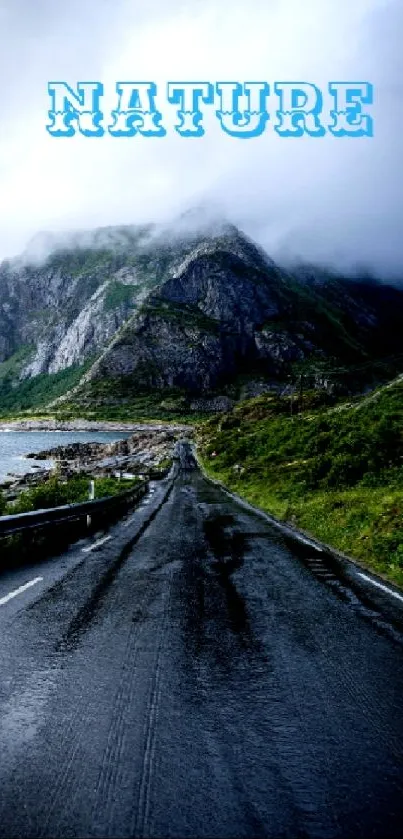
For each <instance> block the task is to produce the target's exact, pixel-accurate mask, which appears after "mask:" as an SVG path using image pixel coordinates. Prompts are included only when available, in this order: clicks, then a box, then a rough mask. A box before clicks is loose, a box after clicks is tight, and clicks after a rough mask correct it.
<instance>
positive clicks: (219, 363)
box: [0, 226, 403, 401]
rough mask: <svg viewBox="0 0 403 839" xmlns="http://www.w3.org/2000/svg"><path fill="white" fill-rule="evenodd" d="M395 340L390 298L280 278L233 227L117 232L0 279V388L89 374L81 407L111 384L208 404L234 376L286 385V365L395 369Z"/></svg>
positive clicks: (318, 275)
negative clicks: (205, 398)
mask: <svg viewBox="0 0 403 839" xmlns="http://www.w3.org/2000/svg"><path fill="white" fill-rule="evenodd" d="M402 333H403V291H402V290H400V289H399V288H391V287H389V286H386V285H382V284H379V283H376V282H375V281H372V280H371V281H370V280H368V279H363V280H360V279H359V278H355V279H349V278H343V277H340V276H336V275H335V274H331V273H329V272H324V271H319V270H317V269H312V268H307V267H304V268H301V269H299V270H296V271H293V272H290V271H285V270H283V269H281V268H280V267H278V266H277V265H275V263H274V262H273V261H272V260H270V259H269V257H268V256H267V255H265V254H264V253H263V252H262V251H261V249H259V248H258V247H256V246H255V245H254V244H253V243H252V242H250V241H249V240H248V239H247V238H246V237H245V236H243V235H242V234H241V233H240V232H239V231H237V230H236V229H235V228H234V227H231V226H223V227H221V228H220V229H219V230H216V231H211V230H209V231H208V232H206V231H204V232H201V233H192V235H189V234H187V235H186V236H184V235H181V236H178V235H175V233H174V232H173V231H171V232H167V231H165V233H164V234H162V232H161V230H158V229H156V228H150V227H148V228H131V227H130V228H113V229H111V230H110V231H107V232H105V231H104V232H103V234H102V235H101V232H97V233H96V234H95V236H94V237H93V240H92V242H91V247H90V246H89V241H88V238H87V239H86V238H83V239H82V240H81V241H80V240H78V241H76V242H75V243H74V246H73V245H71V244H70V246H69V247H68V246H67V245H64V246H63V248H60V247H59V248H58V249H56V250H55V251H54V252H53V253H52V254H51V255H50V256H49V257H48V258H47V259H46V260H45V261H43V262H42V264H36V265H33V264H29V262H28V263H27V262H26V263H25V264H24V263H22V262H21V261H20V262H14V263H10V262H9V263H4V264H3V265H2V266H1V267H0V362H3V363H0V382H1V381H2V379H3V381H4V378H5V377H6V376H7V377H8V380H10V378H11V379H12V384H13V385H15V383H16V382H17V381H18V380H24V379H27V378H32V377H34V376H36V375H37V374H39V373H41V374H43V373H49V374H52V373H58V372H60V371H62V370H65V369H67V368H69V367H71V366H72V365H82V364H85V363H86V364H87V368H88V369H87V371H86V372H85V373H84V374H83V376H82V378H81V382H80V384H79V386H78V389H76V392H78V393H81V394H83V393H85V392H86V390H88V388H89V387H90V388H93V387H94V385H95V383H96V382H105V380H118V379H119V380H120V381H123V382H125V383H126V385H127V387H128V388H131V389H132V390H133V391H134V392H140V391H144V390H150V389H151V390H161V391H166V390H169V389H176V390H178V389H179V390H182V391H185V392H188V393H191V394H193V395H197V394H199V395H200V394H207V393H208V394H211V393H214V392H216V393H217V392H219V391H220V390H221V391H222V390H223V388H224V389H225V387H226V385H227V384H228V383H230V382H231V381H233V380H234V379H236V377H239V375H240V374H242V375H243V376H246V377H247V376H258V377H260V378H262V377H263V379H267V380H270V381H276V380H277V381H285V380H286V379H287V377H288V376H289V374H290V371H291V370H292V369H294V367H295V365H301V364H302V365H304V364H305V365H309V364H310V363H311V364H312V365H313V367H315V365H316V367H318V366H319V367H321V366H323V365H324V366H326V364H327V365H329V364H330V365H331V364H333V365H336V364H342V365H353V366H354V365H359V364H363V365H364V364H365V363H366V362H369V363H370V362H371V360H374V359H377V358H378V359H379V358H384V357H385V356H388V355H394V356H396V355H397V354H398V353H399V352H402V341H401V335H402ZM316 375H317V374H316ZM0 401H1V389H0Z"/></svg>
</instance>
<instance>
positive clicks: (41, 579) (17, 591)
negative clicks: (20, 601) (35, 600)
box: [0, 577, 43, 606]
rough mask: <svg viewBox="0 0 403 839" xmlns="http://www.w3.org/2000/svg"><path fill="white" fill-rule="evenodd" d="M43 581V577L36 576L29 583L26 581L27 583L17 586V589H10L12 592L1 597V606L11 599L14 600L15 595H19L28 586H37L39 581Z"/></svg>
mask: <svg viewBox="0 0 403 839" xmlns="http://www.w3.org/2000/svg"><path fill="white" fill-rule="evenodd" d="M42 581H43V577H35V579H34V580H30V581H29V583H25V585H23V586H20V587H19V588H16V589H15V591H10V594H6V595H5V597H1V598H0V606H4V604H5V603H8V601H9V600H13V598H14V597H17V596H18V595H19V594H22V593H23V592H24V591H26V590H27V589H28V588H32V586H36V584H37V583H41V582H42Z"/></svg>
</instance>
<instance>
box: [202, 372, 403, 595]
mask: <svg viewBox="0 0 403 839" xmlns="http://www.w3.org/2000/svg"><path fill="white" fill-rule="evenodd" d="M301 407H302V412H301V410H300V409H301ZM296 411H298V413H296ZM199 448H200V453H201V457H202V461H203V463H204V465H205V467H206V469H207V470H208V472H209V473H210V474H211V475H212V476H215V477H216V478H218V479H220V480H221V481H222V482H223V483H224V484H226V485H227V486H228V487H230V488H231V489H232V490H234V491H236V492H238V493H239V494H241V495H243V496H244V497H246V498H247V499H248V500H250V501H251V502H252V503H254V504H257V505H258V506H260V507H261V508H262V509H264V510H266V511H268V512H270V513H272V514H273V515H275V516H277V517H278V518H280V519H283V520H286V521H289V522H291V523H293V524H295V525H296V526H298V527H300V528H302V529H304V530H306V531H308V532H310V533H312V534H313V535H314V536H316V537H318V538H320V539H321V540H323V541H324V542H326V543H328V544H330V545H332V546H334V547H336V548H338V549H340V550H342V551H344V552H346V553H348V554H350V555H351V556H352V557H355V558H357V559H358V560H359V561H361V562H362V563H363V564H366V565H368V566H369V567H372V568H374V569H375V570H376V571H377V572H379V573H381V574H383V575H384V576H385V577H387V578H389V579H391V580H392V581H394V582H397V583H398V584H401V585H403V516H402V511H403V383H402V382H400V383H399V382H398V383H396V384H395V385H394V386H393V387H390V388H388V389H383V390H381V391H380V392H379V393H378V394H376V395H375V397H370V398H363V399H362V400H361V401H356V402H354V403H353V404H351V405H339V406H336V407H334V408H330V409H329V408H325V407H324V406H323V405H321V404H320V400H318V396H317V395H316V394H315V393H313V392H312V393H308V394H306V395H304V400H303V405H302V406H300V405H297V404H295V405H294V411H293V416H291V404H290V399H289V398H288V399H286V398H283V399H281V398H279V397H277V396H270V395H269V396H262V397H259V398H256V399H252V400H249V401H247V402H244V403H242V404H241V405H239V406H237V407H236V408H235V409H234V410H233V411H232V412H230V413H228V414H226V415H225V416H224V417H221V418H220V417H214V418H213V419H210V420H209V421H207V422H206V423H205V424H204V425H203V426H202V427H201V429H200V430H199Z"/></svg>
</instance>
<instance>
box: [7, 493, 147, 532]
mask: <svg viewBox="0 0 403 839" xmlns="http://www.w3.org/2000/svg"><path fill="white" fill-rule="evenodd" d="M146 491H147V484H146V483H145V482H144V483H142V484H140V485H139V486H137V487H135V488H133V489H130V490H127V491H126V492H121V493H119V495H112V496H107V497H106V498H99V499H96V500H95V501H85V502H84V503H82V504H65V505H63V506H62V507H51V508H49V509H46V510H34V511H33V512H31V513H18V514H17V515H14V516H1V517H0V538H1V537H3V536H12V535H13V534H14V533H21V532H22V531H30V530H38V529H43V528H46V527H51V526H55V525H56V524H64V523H66V522H68V521H76V520H78V519H80V518H85V517H86V516H94V515H96V514H98V513H103V512H105V513H108V512H109V511H111V512H112V511H115V510H116V508H118V507H124V506H126V505H127V504H128V503H130V501H137V500H139V499H140V498H142V496H143V495H145V493H146Z"/></svg>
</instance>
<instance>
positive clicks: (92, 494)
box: [87, 481, 95, 527]
mask: <svg viewBox="0 0 403 839" xmlns="http://www.w3.org/2000/svg"><path fill="white" fill-rule="evenodd" d="M94 498H95V481H90V485H89V489H88V501H93V500H94ZM87 527H91V516H90V515H88V516H87Z"/></svg>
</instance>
